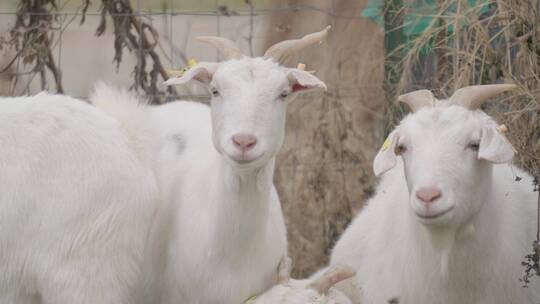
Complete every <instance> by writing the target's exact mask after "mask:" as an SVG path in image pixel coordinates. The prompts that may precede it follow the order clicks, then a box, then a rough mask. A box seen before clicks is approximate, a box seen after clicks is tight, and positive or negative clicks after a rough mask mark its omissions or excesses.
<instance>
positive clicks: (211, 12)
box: [0, 0, 362, 103]
mask: <svg viewBox="0 0 540 304" xmlns="http://www.w3.org/2000/svg"><path fill="white" fill-rule="evenodd" d="M81 1H82V2H83V4H82V5H81V6H80V7H78V8H76V9H67V8H65V7H56V8H54V7H47V5H46V4H45V5H44V6H43V7H41V9H40V10H21V8H20V7H19V8H18V9H17V10H15V9H5V8H4V9H1V8H0V16H2V17H1V18H2V20H3V21H4V22H3V23H4V25H2V23H0V34H1V36H0V37H1V38H0V50H2V49H3V50H4V55H3V59H0V77H1V78H2V79H3V80H4V81H8V82H9V89H8V90H7V92H2V93H3V94H4V95H12V96H17V95H24V94H32V93H36V92H37V91H41V90H47V91H55V92H60V93H62V92H63V90H61V89H60V88H62V87H66V88H67V92H68V93H69V94H70V95H73V96H76V97H80V98H85V97H86V95H87V92H88V91H89V90H90V89H89V86H91V85H92V83H93V82H95V81H97V80H99V79H100V78H101V77H103V76H105V75H104V74H105V73H103V74H99V73H98V74H99V75H96V76H98V77H97V78H96V79H88V78H87V80H88V81H87V82H88V84H87V85H86V86H83V87H85V90H73V89H72V88H71V86H69V85H68V86H66V85H63V83H64V81H65V80H67V81H68V82H72V77H71V75H69V76H70V77H69V78H68V79H66V78H64V77H62V75H65V74H66V73H67V74H73V72H72V70H73V67H72V65H67V66H66V65H65V63H64V62H65V61H66V60H65V58H64V57H70V58H71V57H73V56H75V55H78V56H80V57H81V58H84V56H85V54H73V48H72V46H73V43H74V42H73V41H70V40H66V38H65V37H64V36H65V33H66V32H68V31H73V30H75V31H77V28H76V27H79V30H80V29H81V27H84V26H88V24H87V23H88V19H92V18H104V15H105V12H104V11H103V7H102V8H100V9H98V10H88V11H86V10H85V8H84V3H85V1H87V0H81ZM21 2H25V1H24V0H23V1H21ZM45 2H46V1H45ZM68 2H69V1H68ZM107 2H114V4H115V5H118V4H123V5H127V4H129V5H131V6H133V7H132V9H131V10H129V12H114V11H108V12H106V15H107V18H108V19H110V20H112V21H113V23H114V22H116V21H115V20H121V19H120V18H128V19H129V18H133V17H135V18H138V19H137V20H140V22H139V23H138V25H137V27H138V28H129V26H127V25H126V27H125V28H124V29H119V28H117V27H116V25H115V28H114V33H113V35H114V36H115V38H114V39H116V40H118V39H119V35H125V34H126V32H130V31H135V36H137V42H138V46H136V45H135V46H133V45H129V42H128V43H125V44H124V45H122V46H120V47H121V48H122V49H125V48H127V49H128V50H129V51H130V54H129V56H131V59H132V60H134V61H135V62H136V63H135V65H136V66H135V68H134V70H133V71H132V72H131V76H132V77H131V78H133V79H132V83H131V84H130V86H131V89H133V90H134V91H135V92H137V93H139V94H141V95H142V96H145V97H146V98H149V99H150V100H152V102H153V103H164V102H167V101H171V100H175V99H195V100H198V101H203V102H204V101H207V100H208V99H209V95H208V93H207V92H205V91H202V90H201V89H197V88H194V87H189V88H186V89H179V92H175V89H169V90H168V91H167V90H165V89H164V88H162V87H160V83H161V82H162V81H163V80H166V79H165V78H166V77H165V76H164V75H163V73H162V75H161V77H158V76H156V75H153V74H152V71H147V70H149V68H150V69H151V68H152V66H151V67H147V66H145V64H146V61H148V52H149V48H151V49H154V50H155V51H156V53H157V54H158V55H159V60H160V61H161V63H159V64H161V65H162V66H160V67H157V69H158V70H159V69H161V71H163V70H164V69H166V70H169V69H181V68H183V67H185V66H186V65H187V61H188V59H189V58H188V57H195V58H197V57H198V56H189V55H188V54H187V52H186V51H185V45H187V40H188V38H191V37H190V33H189V29H187V31H186V29H182V28H178V27H176V26H175V25H174V24H175V21H178V19H185V18H192V21H190V23H189V24H187V27H192V26H193V25H194V24H196V25H197V23H207V24H209V23H215V28H214V29H211V27H207V28H208V31H206V32H204V33H201V34H204V35H216V36H222V35H227V36H229V37H230V38H233V39H234V40H236V41H237V42H238V43H240V44H241V45H242V46H243V48H244V49H245V52H246V53H247V54H249V55H257V54H256V53H254V49H258V48H259V47H258V45H257V46H255V45H254V44H260V45H263V44H264V43H265V39H264V34H261V32H262V31H263V30H262V28H266V30H275V31H287V30H288V29H286V28H284V29H283V28H272V25H271V24H268V22H265V20H264V18H267V17H269V16H273V15H275V14H287V13H295V14H298V13H301V12H316V13H319V14H322V15H325V16H328V17H332V18H333V19H336V18H337V19H343V20H349V19H358V20H360V19H361V18H362V17H361V16H360V14H358V15H356V16H351V15H344V14H339V13H336V11H335V8H334V6H333V5H330V6H329V7H318V6H314V5H287V6H277V7H272V8H260V7H259V8H257V7H256V5H255V4H253V3H252V2H251V1H250V0H246V1H245V6H244V7H237V6H234V7H230V6H227V5H225V4H220V2H219V0H216V1H215V2H214V7H213V9H204V10H176V9H175V3H174V0H164V2H163V3H166V5H167V6H168V7H167V8H165V9H164V10H162V11H153V10H148V9H145V8H143V7H142V2H141V0H131V1H128V0H104V1H103V5H106V3H107ZM126 3H127V4H126ZM21 15H24V18H25V19H31V18H35V17H41V18H43V17H48V18H51V22H50V24H49V25H48V28H47V35H48V36H49V37H50V40H51V42H50V44H49V45H47V46H46V47H48V48H49V50H50V51H51V52H54V53H56V54H55V55H56V56H55V62H54V63H53V64H51V65H52V67H50V71H49V72H52V73H53V74H58V75H59V76H58V77H59V78H60V79H58V80H57V81H56V82H57V83H56V87H57V89H56V90H53V89H52V87H53V85H52V84H53V83H54V82H55V80H54V79H51V77H50V76H51V75H50V73H46V71H43V69H40V68H39V67H38V66H37V64H34V65H33V64H32V62H31V60H28V58H27V57H25V56H24V53H25V52H27V50H26V49H23V48H29V47H30V46H29V45H24V46H22V47H21V46H20V45H19V49H17V48H16V47H15V44H16V42H15V41H13V37H12V36H13V33H14V28H13V26H12V25H11V20H15V19H16V18H17V16H21ZM199 17H203V18H205V19H204V20H199V21H198V20H197V19H194V18H199ZM212 17H213V18H212ZM209 18H211V19H209ZM212 19H213V20H212ZM244 19H248V20H247V21H245V20H244ZM193 20H194V21H193ZM224 20H227V21H229V23H235V22H234V20H242V21H244V23H245V24H241V25H240V26H237V29H236V30H237V31H238V33H234V32H231V30H230V26H224V24H225V22H224ZM6 21H7V22H6ZM75 21H79V22H75ZM157 21H162V22H163V26H161V27H159V28H158V25H157V23H159V22H157ZM109 22H110V21H109ZM83 23H84V24H83ZM236 23H242V22H236ZM199 25H200V24H199ZM147 29H149V30H150V32H148V31H147ZM26 30H27V31H31V30H35V29H34V28H27V29H26ZM97 31H99V29H97ZM209 31H213V32H209ZM122 32H124V33H122ZM137 33H138V34H137ZM24 34H25V35H27V33H24ZM84 35H88V34H85V33H84V31H82V30H81V34H80V35H78V37H77V39H80V40H81V41H84V40H86V39H92V37H90V35H88V37H85V36H84ZM96 35H99V34H97V32H96ZM109 35H110V34H109ZM152 36H153V37H152ZM150 37H151V38H153V39H155V41H151V42H146V43H154V45H150V46H148V45H145V41H144V40H146V39H148V40H150ZM179 38H183V39H184V41H183V44H184V47H183V48H182V47H180V46H179V45H178V41H179V40H180V39H179ZM68 39H69V38H68ZM71 39H72V38H71ZM72 40H73V39H72ZM2 46H3V47H2ZM13 48H15V51H13V50H12V49H13ZM115 48H118V46H115ZM42 51H43V50H37V51H36V52H38V53H39V52H42ZM88 51H89V52H92V51H94V50H88ZM116 52H120V55H119V56H120V57H121V58H120V60H118V62H117V63H118V64H119V65H120V64H124V65H129V64H133V63H132V62H130V63H121V62H120V61H122V50H120V51H119V50H116ZM193 55H195V54H193ZM204 56H206V57H207V56H208V54H204ZM38 57H39V55H38ZM103 59H104V58H101V60H103ZM207 59H208V57H207ZM220 59H221V58H220V56H219V53H218V52H217V51H215V52H214V58H212V60H215V61H219V60H220ZM107 60H108V58H107ZM114 60H116V57H115V59H114ZM70 61H72V60H70ZM81 61H82V60H81ZM153 64H154V65H155V64H156V62H153ZM153 68H156V67H153ZM64 69H65V70H64ZM77 72H80V71H77ZM115 72H116V73H124V72H119V71H118V68H117V71H115ZM145 72H147V73H145ZM154 73H155V71H154ZM125 74H126V73H124V75H125ZM36 76H38V78H41V85H39V86H38V85H37V84H36V82H37V79H36ZM148 78H152V79H148ZM158 78H161V79H158ZM81 81H83V80H81ZM124 81H125V80H124ZM144 82H148V84H146V85H145V84H144ZM120 84H121V85H125V83H123V82H120ZM79 86H80V85H79ZM145 86H153V87H155V88H153V89H145V88H144V87H145ZM141 89H142V90H141ZM329 94H332V92H329Z"/></svg>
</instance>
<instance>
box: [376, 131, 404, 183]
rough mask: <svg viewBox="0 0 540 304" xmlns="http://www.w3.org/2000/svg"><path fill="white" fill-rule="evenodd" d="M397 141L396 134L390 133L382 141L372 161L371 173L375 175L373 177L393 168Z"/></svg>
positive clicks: (395, 132)
mask: <svg viewBox="0 0 540 304" xmlns="http://www.w3.org/2000/svg"><path fill="white" fill-rule="evenodd" d="M398 140H399V134H398V132H397V131H392V133H390V135H388V137H387V138H386V140H385V141H384V143H383V145H382V147H381V149H380V150H379V153H377V155H376V156H375V160H373V172H374V173H375V176H379V175H381V174H383V173H384V172H386V171H388V170H390V169H392V168H394V166H395V165H396V163H397V159H396V153H395V150H396V145H397V142H398Z"/></svg>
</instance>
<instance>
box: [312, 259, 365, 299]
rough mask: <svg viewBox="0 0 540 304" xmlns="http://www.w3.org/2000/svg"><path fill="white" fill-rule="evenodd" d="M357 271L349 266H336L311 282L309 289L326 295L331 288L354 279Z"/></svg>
mask: <svg viewBox="0 0 540 304" xmlns="http://www.w3.org/2000/svg"><path fill="white" fill-rule="evenodd" d="M355 274H356V271H354V269H352V268H351V267H349V266H345V265H339V264H338V265H334V266H332V267H331V268H330V269H328V270H326V271H325V272H324V273H323V274H322V275H321V276H320V277H319V278H317V279H316V280H315V281H313V282H311V283H310V284H309V286H308V287H310V288H313V289H315V290H316V291H317V292H318V293H320V294H326V293H327V292H328V290H329V289H330V287H332V286H334V285H335V284H337V283H339V282H341V281H343V280H345V279H348V278H351V277H353V276H354V275H355Z"/></svg>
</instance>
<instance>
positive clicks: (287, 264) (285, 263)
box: [278, 256, 292, 284]
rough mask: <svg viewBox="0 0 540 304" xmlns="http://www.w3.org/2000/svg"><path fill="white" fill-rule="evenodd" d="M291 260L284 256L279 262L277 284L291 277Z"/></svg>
mask: <svg viewBox="0 0 540 304" xmlns="http://www.w3.org/2000/svg"><path fill="white" fill-rule="evenodd" d="M291 269H292V260H291V258H289V257H288V256H284V257H283V258H282V259H281V262H279V269H278V284H285V283H287V282H288V281H289V279H290V278H291Z"/></svg>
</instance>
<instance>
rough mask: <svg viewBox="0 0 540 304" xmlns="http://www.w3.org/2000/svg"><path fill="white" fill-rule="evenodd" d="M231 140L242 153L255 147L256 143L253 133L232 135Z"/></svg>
mask: <svg viewBox="0 0 540 304" xmlns="http://www.w3.org/2000/svg"><path fill="white" fill-rule="evenodd" d="M232 141H233V143H234V145H235V146H236V148H238V150H240V151H242V153H244V152H246V151H249V150H251V149H253V147H255V145H256V144H257V137H255V135H253V134H236V135H234V136H233V137H232Z"/></svg>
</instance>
